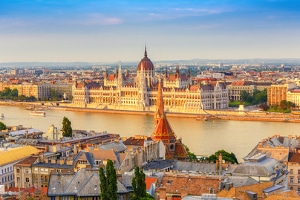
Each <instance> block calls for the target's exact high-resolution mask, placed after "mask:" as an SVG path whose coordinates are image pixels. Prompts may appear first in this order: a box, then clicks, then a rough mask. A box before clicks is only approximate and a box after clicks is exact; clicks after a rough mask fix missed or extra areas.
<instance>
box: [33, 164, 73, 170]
mask: <svg viewBox="0 0 300 200" xmlns="http://www.w3.org/2000/svg"><path fill="white" fill-rule="evenodd" d="M32 167H47V168H53V169H72V170H73V166H72V165H67V164H59V163H35V164H32Z"/></svg>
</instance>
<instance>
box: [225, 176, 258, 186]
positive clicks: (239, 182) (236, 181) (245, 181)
mask: <svg viewBox="0 0 300 200" xmlns="http://www.w3.org/2000/svg"><path fill="white" fill-rule="evenodd" d="M224 182H225V183H232V184H233V187H241V186H247V185H253V184H257V183H258V181H256V180H254V179H253V178H249V177H242V176H229V177H227V178H226V179H225V180H224Z"/></svg>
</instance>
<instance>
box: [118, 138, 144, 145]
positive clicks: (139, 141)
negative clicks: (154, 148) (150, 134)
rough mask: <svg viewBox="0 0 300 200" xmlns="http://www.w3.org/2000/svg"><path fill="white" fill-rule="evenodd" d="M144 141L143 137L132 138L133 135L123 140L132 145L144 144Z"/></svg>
mask: <svg viewBox="0 0 300 200" xmlns="http://www.w3.org/2000/svg"><path fill="white" fill-rule="evenodd" d="M144 142H145V140H144V139H139V138H134V137H130V138H128V139H127V140H125V141H124V142H123V144H125V145H133V146H140V147H142V146H144Z"/></svg>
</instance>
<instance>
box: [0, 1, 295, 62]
mask: <svg viewBox="0 0 300 200" xmlns="http://www.w3.org/2000/svg"><path fill="white" fill-rule="evenodd" d="M299 8H300V2H298V1H293V0H287V1H283V0H256V1H244V0H240V1H233V0H226V1H217V0H204V1H179V0H177V1H172V2H170V1H158V0H155V1H151V2H144V1H129V0H128V1H125V0H124V1H121V0H118V1H93V0H86V1H83V0H75V1H74V0H65V1H59V0H51V1H43V0H33V1H21V0H15V1H1V2H0V40H1V45H0V63H3V62H118V61H119V60H120V61H121V62H129V61H138V60H140V59H141V58H142V56H143V51H144V46H145V45H147V50H148V55H149V57H150V58H151V60H152V61H159V60H189V59H251V58H272V59H274V58H299V54H298V52H300V51H299V50H300V40H299V39H298V35H299V34H300V26H299V25H300V13H298V10H299Z"/></svg>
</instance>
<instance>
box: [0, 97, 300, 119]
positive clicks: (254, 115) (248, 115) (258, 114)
mask: <svg viewBox="0 0 300 200" xmlns="http://www.w3.org/2000/svg"><path fill="white" fill-rule="evenodd" d="M1 105H5V106H20V107H24V109H26V108H28V107H35V108H38V109H44V110H47V109H52V110H63V111H73V112H93V113H110V114H126V115H154V112H153V111H134V110H114V109H103V108H102V109H99V108H83V107H74V106H72V104H65V103H60V104H56V103H55V102H44V103H42V102H14V101H0V106H1ZM0 112H1V111H0ZM166 115H167V116H169V117H178V118H179V117H182V118H195V120H203V121H207V120H237V121H266V122H293V123H300V115H296V114H291V113H270V112H264V111H248V110H247V109H245V110H205V111H204V114H197V113H175V112H166Z"/></svg>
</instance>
